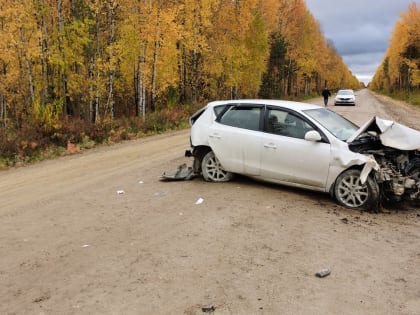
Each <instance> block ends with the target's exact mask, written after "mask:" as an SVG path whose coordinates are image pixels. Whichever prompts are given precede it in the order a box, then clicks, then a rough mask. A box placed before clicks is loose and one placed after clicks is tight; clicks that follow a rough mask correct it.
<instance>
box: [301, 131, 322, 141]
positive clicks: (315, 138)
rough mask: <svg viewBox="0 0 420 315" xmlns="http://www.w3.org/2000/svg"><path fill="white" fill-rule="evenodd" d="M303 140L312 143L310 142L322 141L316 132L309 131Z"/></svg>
mask: <svg viewBox="0 0 420 315" xmlns="http://www.w3.org/2000/svg"><path fill="white" fill-rule="evenodd" d="M305 140H306V141H312V142H318V141H321V140H322V137H321V135H320V134H319V132H318V131H316V130H311V131H308V132H307V133H306V134H305Z"/></svg>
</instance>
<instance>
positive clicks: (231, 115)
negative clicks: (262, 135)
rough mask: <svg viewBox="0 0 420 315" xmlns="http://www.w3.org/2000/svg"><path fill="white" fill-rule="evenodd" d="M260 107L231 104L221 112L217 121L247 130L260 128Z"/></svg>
mask: <svg viewBox="0 0 420 315" xmlns="http://www.w3.org/2000/svg"><path fill="white" fill-rule="evenodd" d="M260 117H261V107H260V106H258V107H257V106H256V107H252V106H246V107H236V106H232V107H231V108H229V110H227V111H226V112H224V113H223V114H222V117H220V119H219V122H220V123H221V124H224V125H228V126H232V127H238V128H243V129H249V130H259V129H260Z"/></svg>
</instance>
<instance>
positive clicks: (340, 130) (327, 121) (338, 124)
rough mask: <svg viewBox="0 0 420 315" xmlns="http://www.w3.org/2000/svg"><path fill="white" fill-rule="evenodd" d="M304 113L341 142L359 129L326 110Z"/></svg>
mask: <svg viewBox="0 0 420 315" xmlns="http://www.w3.org/2000/svg"><path fill="white" fill-rule="evenodd" d="M304 112H305V114H307V115H308V116H310V117H312V118H313V119H314V120H316V121H317V122H318V123H319V124H321V125H322V126H323V127H324V128H326V129H327V130H328V131H329V132H331V133H332V134H333V135H334V136H335V137H337V138H338V139H340V140H342V141H346V140H347V139H348V138H350V137H351V136H352V135H353V134H354V133H355V132H356V131H357V130H358V129H359V127H358V126H356V125H355V124H354V123H352V122H351V121H349V120H347V119H346V118H344V117H343V116H340V115H339V114H337V113H335V112H333V111H331V110H329V109H326V108H319V109H309V110H305V111H304Z"/></svg>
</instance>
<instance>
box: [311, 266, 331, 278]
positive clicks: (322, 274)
mask: <svg viewBox="0 0 420 315" xmlns="http://www.w3.org/2000/svg"><path fill="white" fill-rule="evenodd" d="M330 274H331V269H329V268H325V269H322V270H320V271H318V272H317V273H316V274H315V275H316V276H317V277H318V278H325V277H326V276H329V275H330Z"/></svg>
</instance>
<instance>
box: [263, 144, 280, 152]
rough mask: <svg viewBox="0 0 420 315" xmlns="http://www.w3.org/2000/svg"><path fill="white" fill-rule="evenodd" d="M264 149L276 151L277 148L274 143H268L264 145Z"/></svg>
mask: <svg viewBox="0 0 420 315" xmlns="http://www.w3.org/2000/svg"><path fill="white" fill-rule="evenodd" d="M264 148H267V149H274V150H276V149H277V146H276V145H275V144H274V143H266V144H264Z"/></svg>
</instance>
